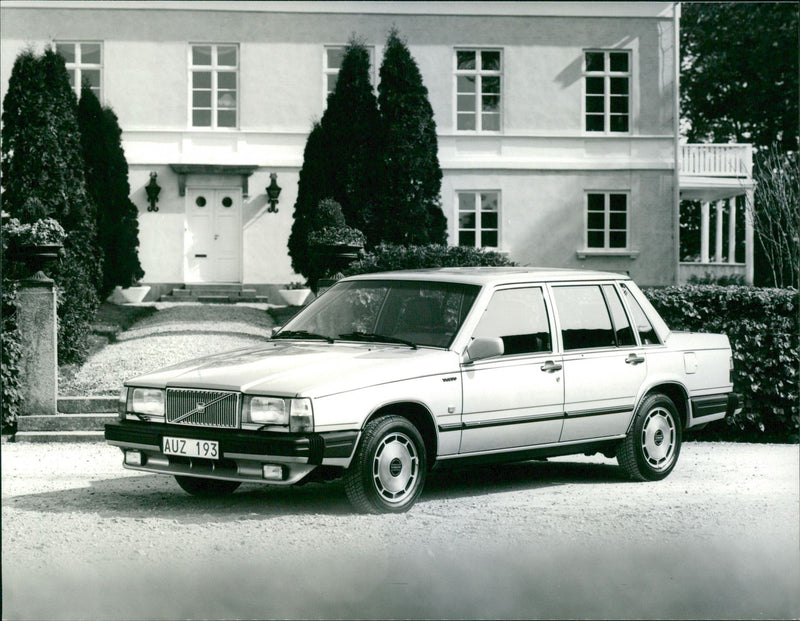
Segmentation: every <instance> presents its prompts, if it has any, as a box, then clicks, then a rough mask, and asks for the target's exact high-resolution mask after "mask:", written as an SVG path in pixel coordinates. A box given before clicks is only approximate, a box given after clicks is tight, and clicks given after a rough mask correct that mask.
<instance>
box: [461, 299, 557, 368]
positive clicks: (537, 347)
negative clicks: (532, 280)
mask: <svg viewBox="0 0 800 621" xmlns="http://www.w3.org/2000/svg"><path fill="white" fill-rule="evenodd" d="M472 336H473V337H474V338H479V337H484V338H501V339H503V345H504V347H505V352H504V354H503V355H504V356H513V355H514V354H529V353H536V352H550V351H552V350H553V346H552V342H551V339H550V321H549V319H548V316H547V308H546V307H545V304H544V295H543V294H542V290H541V288H539V287H528V288H524V289H501V290H500V291H496V292H495V294H494V295H493V296H492V299H491V301H490V302H489V306H488V307H487V308H486V312H485V313H484V314H483V317H482V318H481V321H480V323H479V324H478V327H477V328H476V329H475V333H474V334H473V335H472Z"/></svg>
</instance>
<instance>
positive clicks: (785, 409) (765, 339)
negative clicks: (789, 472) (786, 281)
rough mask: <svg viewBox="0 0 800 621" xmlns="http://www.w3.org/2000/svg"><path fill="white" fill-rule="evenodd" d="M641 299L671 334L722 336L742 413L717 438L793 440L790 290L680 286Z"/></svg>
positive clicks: (799, 362) (796, 428)
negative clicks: (728, 347)
mask: <svg viewBox="0 0 800 621" xmlns="http://www.w3.org/2000/svg"><path fill="white" fill-rule="evenodd" d="M645 294H646V295H647V297H648V298H649V299H650V301H651V302H652V303H653V306H655V307H656V309H657V310H658V312H659V313H660V314H661V316H662V317H663V318H664V321H666V322H667V325H669V327H670V328H671V329H672V330H689V331H693V332H721V333H723V334H727V335H728V338H729V339H730V341H731V348H732V349H733V358H734V380H733V384H734V390H735V391H736V392H738V393H739V394H741V395H742V396H743V397H744V408H743V410H742V413H741V414H740V415H739V416H737V417H734V418H730V417H729V418H728V419H726V423H727V425H726V427H723V428H721V429H719V428H718V429H717V433H719V434H721V435H722V437H724V438H726V439H739V440H750V441H764V440H782V441H786V440H790V441H793V442H796V441H798V438H799V437H800V413H799V412H798V393H799V391H798V366H800V355H799V353H798V352H799V351H800V347H798V340H799V337H798V302H799V301H800V300H799V299H798V292H797V291H796V290H794V289H766V288H755V287H741V286H729V287H721V286H715V285H683V286H672V287H664V288H651V289H647V290H645ZM709 430H711V428H709Z"/></svg>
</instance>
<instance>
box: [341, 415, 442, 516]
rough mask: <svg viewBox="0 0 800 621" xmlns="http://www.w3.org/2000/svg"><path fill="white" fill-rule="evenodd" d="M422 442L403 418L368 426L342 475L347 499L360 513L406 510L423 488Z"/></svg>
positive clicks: (382, 420)
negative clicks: (351, 460)
mask: <svg viewBox="0 0 800 621" xmlns="http://www.w3.org/2000/svg"><path fill="white" fill-rule="evenodd" d="M426 468H427V458H426V454H425V443H424V442H423V440H422V436H421V435H420V433H419V431H418V430H417V428H416V427H415V426H414V425H413V424H411V422H410V421H409V420H408V419H406V418H403V417H402V416H384V417H382V418H377V419H375V420H373V421H371V422H370V423H369V424H367V426H366V428H365V429H364V433H363V435H362V437H361V442H360V443H359V446H358V450H357V451H356V454H355V457H354V458H353V462H352V463H351V464H350V467H349V468H348V469H347V470H346V471H345V473H344V486H345V491H346V492H347V497H348V499H349V500H350V502H351V504H352V505H353V506H354V507H355V509H356V510H357V511H360V512H361V513H402V512H403V511H408V509H410V508H411V506H412V505H413V504H414V503H415V502H416V500H417V498H419V495H420V494H421V493H422V488H423V486H424V485H425V474H426Z"/></svg>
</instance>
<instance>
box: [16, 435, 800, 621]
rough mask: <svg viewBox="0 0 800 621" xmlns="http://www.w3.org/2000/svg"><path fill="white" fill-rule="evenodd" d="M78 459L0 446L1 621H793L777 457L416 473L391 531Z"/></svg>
mask: <svg viewBox="0 0 800 621" xmlns="http://www.w3.org/2000/svg"><path fill="white" fill-rule="evenodd" d="M120 461H121V455H120V452H119V450H118V449H115V448H112V447H108V446H105V445H95V444H72V445H70V444H50V445H35V444H4V445H3V446H2V503H3V508H2V520H3V533H2V553H3V559H2V560H3V618H5V619H26V620H27V619H56V618H64V619H187V618H191V619H194V618H212V619H227V618H245V619H249V618H385V617H389V618H420V617H427V618H632V619H640V618H707V619H716V618H734V619H742V618H748V619H749V618H798V616H800V591H798V589H797V587H798V584H800V556H799V553H800V534H799V533H798V530H800V509H799V506H798V505H799V499H800V480H799V476H800V475H799V469H800V454H799V452H798V447H797V446H796V445H759V444H728V443H687V444H685V445H684V450H683V452H682V454H681V458H680V462H679V463H678V466H677V468H676V470H675V471H674V472H673V473H672V474H671V475H670V476H669V477H668V478H667V479H666V480H665V481H662V482H659V483H630V482H628V481H626V480H624V479H623V478H622V476H621V475H620V473H619V471H618V469H617V468H616V467H614V466H613V464H614V463H615V462H612V461H610V460H607V459H604V458H602V457H566V458H557V459H552V460H550V461H549V462H524V463H520V464H512V465H505V466H493V467H481V468H470V469H465V470H458V471H450V472H442V473H434V474H433V475H432V476H431V477H430V478H429V481H428V485H427V486H426V489H425V492H424V493H423V495H422V498H421V499H420V501H419V502H418V504H417V505H416V506H415V507H413V508H412V510H411V511H410V512H409V513H406V514H402V515H379V516H364V515H356V514H353V513H352V511H351V509H350V506H349V505H348V503H347V501H346V498H345V495H344V491H343V489H342V487H341V485H340V484H339V483H330V484H324V485H323V484H311V485H307V486H305V487H300V488H288V489H284V488H269V487H262V486H257V485H245V486H242V488H240V490H239V491H237V492H236V493H235V494H234V495H233V496H231V497H229V498H226V499H221V500H213V501H212V500H203V499H197V498H193V497H190V496H188V495H186V494H184V493H183V492H182V491H181V490H180V489H179V488H178V486H177V484H176V483H175V482H174V480H172V479H171V478H169V477H166V476H159V475H145V474H142V473H136V472H130V471H125V470H123V469H122V467H121V464H120Z"/></svg>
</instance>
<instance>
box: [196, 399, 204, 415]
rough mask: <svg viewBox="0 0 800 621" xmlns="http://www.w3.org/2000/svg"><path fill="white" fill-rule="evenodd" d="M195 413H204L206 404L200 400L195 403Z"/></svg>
mask: <svg viewBox="0 0 800 621" xmlns="http://www.w3.org/2000/svg"><path fill="white" fill-rule="evenodd" d="M194 412H195V414H205V412H206V404H205V403H203V402H202V401H201V402H200V403H198V404H197V407H196V408H195V409H194Z"/></svg>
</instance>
